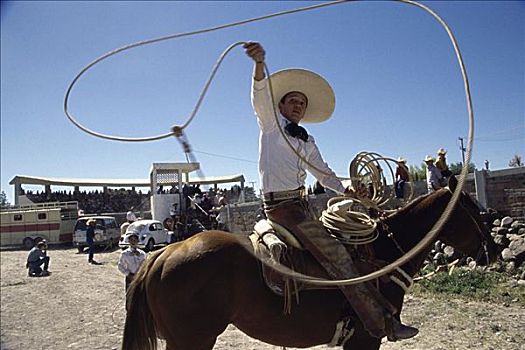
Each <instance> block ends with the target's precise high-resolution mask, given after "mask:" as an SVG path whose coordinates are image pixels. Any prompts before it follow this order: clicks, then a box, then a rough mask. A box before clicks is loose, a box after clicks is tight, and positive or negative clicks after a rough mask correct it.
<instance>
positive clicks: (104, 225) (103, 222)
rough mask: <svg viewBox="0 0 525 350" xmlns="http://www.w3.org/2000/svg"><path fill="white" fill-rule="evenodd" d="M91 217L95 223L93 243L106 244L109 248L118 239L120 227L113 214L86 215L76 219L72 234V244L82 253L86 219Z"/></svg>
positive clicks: (84, 245)
mask: <svg viewBox="0 0 525 350" xmlns="http://www.w3.org/2000/svg"><path fill="white" fill-rule="evenodd" d="M90 219H93V220H95V221H96V225H95V245H97V246H106V247H108V248H109V249H111V248H113V245H116V244H118V241H119V239H120V228H119V226H118V225H117V221H116V220H115V218H114V217H113V216H86V217H82V218H80V219H78V220H77V223H76V225H75V233H74V234H73V246H75V247H77V249H78V252H79V253H82V252H83V251H84V247H87V243H86V231H87V225H86V223H87V221H88V220H90Z"/></svg>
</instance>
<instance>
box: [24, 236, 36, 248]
mask: <svg viewBox="0 0 525 350" xmlns="http://www.w3.org/2000/svg"><path fill="white" fill-rule="evenodd" d="M22 245H23V246H24V248H25V249H31V248H33V247H34V246H35V241H33V239H32V238H31V237H26V238H24V240H23V241H22Z"/></svg>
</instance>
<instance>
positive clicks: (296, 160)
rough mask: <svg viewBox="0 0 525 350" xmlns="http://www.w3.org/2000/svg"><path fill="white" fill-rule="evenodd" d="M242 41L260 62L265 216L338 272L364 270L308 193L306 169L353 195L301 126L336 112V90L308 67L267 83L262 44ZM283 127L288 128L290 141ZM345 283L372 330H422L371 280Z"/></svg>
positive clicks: (407, 333)
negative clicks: (317, 214) (399, 314)
mask: <svg viewBox="0 0 525 350" xmlns="http://www.w3.org/2000/svg"><path fill="white" fill-rule="evenodd" d="M244 48H245V50H246V54H247V55H248V56H249V57H250V58H251V59H252V60H253V61H254V62H255V63H254V73H253V84H252V104H253V107H254V110H255V113H256V115H257V121H258V124H259V127H260V138H259V175H260V178H261V189H262V191H263V200H264V207H265V212H266V215H267V217H268V218H269V219H270V220H272V221H274V222H277V223H279V224H281V225H282V226H284V227H286V228H288V229H289V230H291V231H292V232H293V233H294V234H295V235H296V237H297V238H298V239H299V241H300V242H301V244H302V245H303V246H304V247H305V249H307V250H308V251H309V252H310V253H311V254H312V255H313V256H314V257H315V258H316V259H317V261H318V262H319V263H320V264H321V265H322V266H323V268H324V269H325V270H326V271H327V272H328V274H329V275H330V276H331V277H332V278H334V279H345V278H349V277H354V276H356V275H357V274H358V273H357V272H356V270H355V267H354V266H353V263H352V259H351V258H350V255H349V254H348V252H347V250H346V248H345V247H344V246H343V245H342V244H341V243H340V242H339V241H337V240H336V239H334V238H332V237H331V236H330V235H329V234H328V233H327V232H326V230H325V229H324V227H323V225H322V223H320V222H319V221H318V220H317V219H316V218H315V217H314V216H313V215H312V214H311V212H310V210H309V208H308V203H307V202H306V201H305V200H304V188H305V187H304V183H305V180H306V170H308V171H309V172H311V173H312V174H313V175H314V176H315V177H316V178H317V179H318V180H319V182H320V183H321V185H323V186H324V187H328V188H330V189H331V190H333V191H335V192H337V193H340V194H345V195H349V196H352V195H355V193H354V191H353V190H352V188H350V187H348V188H345V187H344V186H343V184H342V183H341V181H340V180H339V179H338V178H337V176H336V175H335V173H334V172H333V171H332V170H331V169H330V167H329V166H328V165H327V164H326V163H325V162H324V160H323V158H322V156H321V153H320V152H319V149H318V148H317V145H316V144H315V140H314V139H313V137H312V136H311V135H309V134H308V132H307V131H306V130H305V129H304V128H303V127H301V126H299V125H298V124H299V122H301V121H304V122H311V123H318V122H322V121H325V120H327V119H328V118H330V116H331V114H332V113H333V110H334V108H335V96H334V92H333V90H332V88H331V87H330V85H329V84H328V82H326V80H325V79H324V78H322V77H321V76H319V75H317V74H316V73H313V72H311V71H308V70H304V69H287V70H282V71H279V72H277V73H275V74H273V75H272V76H271V77H270V81H271V84H269V82H268V79H265V77H266V75H265V71H264V59H265V51H264V49H263V47H262V46H261V45H260V44H259V43H256V42H252V43H247V44H245V46H244ZM270 87H271V91H272V93H273V99H272V96H271V94H270ZM272 101H273V102H274V103H275V105H274V104H273V103H272ZM274 111H276V112H277V113H278V115H277V118H276V116H275V113H274ZM278 123H279V124H278ZM281 129H283V130H285V133H286V137H287V139H288V142H289V144H288V142H287V141H286V140H285V139H284V137H282V136H283V135H282V134H281ZM290 145H291V146H292V147H294V148H295V149H296V150H297V151H298V152H299V154H301V157H303V158H304V159H301V158H300V157H298V155H297V154H296V153H295V152H294V150H293V149H292V148H291V147H290ZM305 160H306V161H307V162H305ZM359 195H361V192H360V193H359ZM340 289H341V291H342V292H343V294H344V295H345V297H346V298H347V299H348V301H349V303H350V304H351V306H352V308H353V309H354V311H355V313H356V314H357V316H358V317H359V318H360V320H361V322H362V323H363V325H364V327H365V328H366V329H367V330H368V332H369V333H370V334H371V335H372V336H374V337H377V338H381V337H383V336H385V335H386V336H388V339H389V340H398V339H407V338H411V337H413V336H415V335H416V334H417V332H418V330H417V329H416V328H413V327H409V326H405V325H403V324H401V323H400V321H399V319H398V318H396V317H394V315H395V314H396V313H397V310H396V309H395V308H394V307H393V306H392V305H391V304H390V303H389V302H388V301H386V299H385V298H383V297H382V296H381V294H380V293H379V291H378V290H377V289H376V288H374V287H373V286H372V284H371V283H361V284H358V285H353V286H340Z"/></svg>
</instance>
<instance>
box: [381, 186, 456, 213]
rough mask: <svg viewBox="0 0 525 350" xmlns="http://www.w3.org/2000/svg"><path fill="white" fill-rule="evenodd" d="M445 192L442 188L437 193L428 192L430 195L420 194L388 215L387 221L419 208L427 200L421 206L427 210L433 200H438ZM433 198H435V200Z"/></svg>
mask: <svg viewBox="0 0 525 350" xmlns="http://www.w3.org/2000/svg"><path fill="white" fill-rule="evenodd" d="M445 192H446V189H443V188H442V189H440V190H439V191H436V192H430V193H426V194H422V195H421V196H419V197H417V198H416V199H414V200H413V201H412V202H410V203H408V204H407V205H406V206H404V207H403V208H401V209H399V210H398V211H396V212H395V213H393V214H391V215H389V216H388V219H394V218H396V217H398V216H403V215H405V214H406V213H408V212H411V211H412V210H414V208H415V207H417V206H420V205H421V203H422V202H423V201H426V200H428V202H427V203H425V205H424V206H422V207H421V209H423V208H427V207H428V206H429V205H430V204H431V203H432V202H433V200H435V199H437V198H440V197H441V194H442V193H445ZM431 197H432V198H431ZM433 197H435V199H434V198H433Z"/></svg>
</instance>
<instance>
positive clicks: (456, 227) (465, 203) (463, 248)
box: [439, 176, 498, 264]
mask: <svg viewBox="0 0 525 350" xmlns="http://www.w3.org/2000/svg"><path fill="white" fill-rule="evenodd" d="M457 183H458V182H457V180H456V178H455V177H454V176H452V177H451V178H450V179H449V182H448V188H446V189H443V190H441V191H443V192H445V193H442V194H440V195H443V196H448V197H452V193H453V192H454V191H455V190H456V187H457ZM439 239H440V240H441V241H443V242H444V243H445V244H447V245H451V246H453V247H454V248H456V249H457V250H459V251H460V252H462V253H464V254H467V255H469V256H471V257H473V258H475V259H476V261H477V262H478V263H480V264H488V263H490V262H493V261H495V260H496V257H497V254H498V249H497V246H496V244H495V243H494V240H493V239H492V236H491V235H490V231H489V229H488V227H487V225H486V224H485V222H484V221H483V219H482V217H481V215H480V208H479V207H478V205H477V204H476V203H475V202H474V200H473V199H472V198H471V197H470V196H469V195H468V194H467V193H465V192H463V191H462V192H461V194H460V196H459V199H458V201H457V203H456V205H455V207H454V208H453V210H452V212H451V214H450V217H449V219H448V220H447V221H446V222H445V224H444V225H443V228H442V230H441V233H440V236H439Z"/></svg>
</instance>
